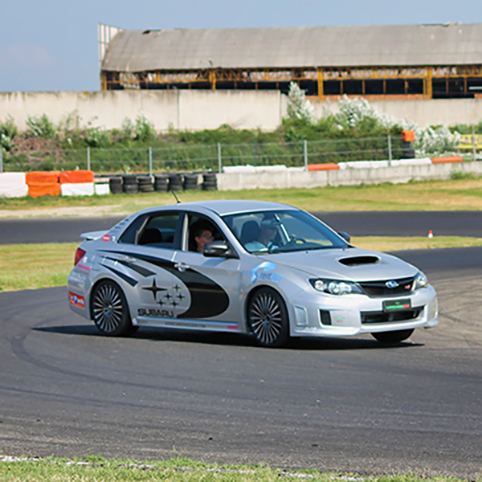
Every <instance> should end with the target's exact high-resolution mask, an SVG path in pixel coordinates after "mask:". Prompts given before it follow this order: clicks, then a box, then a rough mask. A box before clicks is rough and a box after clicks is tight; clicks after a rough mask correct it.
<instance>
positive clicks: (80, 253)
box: [74, 248, 85, 266]
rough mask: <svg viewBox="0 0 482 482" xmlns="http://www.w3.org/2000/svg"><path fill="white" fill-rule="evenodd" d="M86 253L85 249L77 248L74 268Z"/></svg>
mask: <svg viewBox="0 0 482 482" xmlns="http://www.w3.org/2000/svg"><path fill="white" fill-rule="evenodd" d="M84 254H85V251H84V250H83V249H80V248H77V251H76V252H75V260H74V266H76V265H77V263H78V262H79V261H80V260H81V259H82V258H83V257H84Z"/></svg>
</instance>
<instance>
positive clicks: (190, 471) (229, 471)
mask: <svg viewBox="0 0 482 482" xmlns="http://www.w3.org/2000/svg"><path fill="white" fill-rule="evenodd" d="M0 460H1V457H0ZM0 479H1V480H2V481H5V482H19V481H24V480H28V481H29V482H56V481H59V482H60V481H62V482H77V481H82V482H117V481H139V482H143V481H146V482H147V481H149V482H151V481H179V482H193V481H196V482H197V481H200V480H203V481H207V482H210V481H213V482H238V481H239V482H241V481H243V482H244V481H246V482H250V481H253V482H254V481H257V482H271V481H279V480H286V481H295V480H300V479H302V480H313V481H324V482H329V481H343V482H346V481H347V480H355V481H356V482H431V481H433V482H449V481H451V482H456V481H457V480H458V479H455V478H452V477H451V478H448V477H431V478H427V477H423V478H421V477H417V476H415V475H394V476H380V477H374V476H372V477H360V476H347V475H341V474H335V473H324V472H321V471H318V470H296V471H292V472H291V471H290V472H288V471H286V470H282V469H277V468H271V467H269V466H267V465H216V464H206V463H201V462H196V461H193V460H190V459H186V458H175V459H171V460H166V461H154V462H153V461H150V462H138V461H135V460H107V459H104V458H103V457H100V456H91V457H86V458H78V459H74V460H67V459H55V458H48V459H19V460H17V461H0Z"/></svg>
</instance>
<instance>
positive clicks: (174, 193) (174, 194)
mask: <svg viewBox="0 0 482 482" xmlns="http://www.w3.org/2000/svg"><path fill="white" fill-rule="evenodd" d="M171 192H172V195H173V196H174V197H175V198H176V201H177V203H178V204H180V203H181V201H179V198H178V197H177V196H176V191H173V190H172V189H171Z"/></svg>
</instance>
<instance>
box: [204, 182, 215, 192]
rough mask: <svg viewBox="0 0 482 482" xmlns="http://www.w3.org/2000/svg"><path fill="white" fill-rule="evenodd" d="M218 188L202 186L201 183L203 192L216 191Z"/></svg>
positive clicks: (207, 185)
mask: <svg viewBox="0 0 482 482" xmlns="http://www.w3.org/2000/svg"><path fill="white" fill-rule="evenodd" d="M217 190H218V186H212V185H210V184H204V183H203V191H217Z"/></svg>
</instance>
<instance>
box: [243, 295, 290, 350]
mask: <svg viewBox="0 0 482 482" xmlns="http://www.w3.org/2000/svg"><path fill="white" fill-rule="evenodd" d="M248 326H249V329H250V330H251V332H252V333H253V335H254V337H255V338H256V341H257V343H258V344H259V345H261V346H265V347H271V348H275V347H279V346H282V345H284V344H285V343H286V341H287V340H288V337H289V320H288V313H287V310H286V306H285V304H284V301H283V299H282V298H281V296H280V295H279V293H277V292H276V291H274V290H272V289H270V288H261V289H259V290H258V291H256V293H255V294H254V295H253V296H252V297H251V299H250V301H249V305H248Z"/></svg>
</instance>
